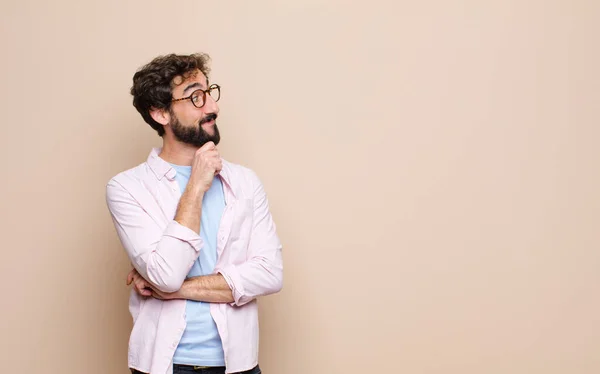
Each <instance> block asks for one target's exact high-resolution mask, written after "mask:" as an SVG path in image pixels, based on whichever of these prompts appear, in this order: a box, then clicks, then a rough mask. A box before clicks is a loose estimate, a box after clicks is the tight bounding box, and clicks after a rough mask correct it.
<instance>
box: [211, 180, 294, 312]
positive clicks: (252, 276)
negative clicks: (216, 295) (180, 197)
mask: <svg viewBox="0 0 600 374" xmlns="http://www.w3.org/2000/svg"><path fill="white" fill-rule="evenodd" d="M252 180H253V186H254V199H253V200H254V205H253V210H252V214H253V226H252V230H251V234H250V238H249V245H248V260H247V261H246V262H244V263H242V264H240V265H234V264H230V265H227V266H225V267H224V268H222V269H218V270H217V271H216V272H217V273H220V274H222V275H223V277H224V278H225V281H226V282H227V284H228V285H229V287H230V288H231V290H232V294H233V298H234V302H233V303H231V305H233V306H242V305H244V304H246V303H248V302H250V301H252V300H253V299H255V298H256V297H258V296H265V295H269V294H273V293H276V292H279V291H280V290H281V289H282V287H283V261H282V245H281V242H280V240H279V237H278V236H277V232H276V225H275V223H274V221H273V217H272V215H271V212H270V211H269V202H268V199H267V196H266V193H265V191H264V187H263V185H262V183H261V182H260V180H259V179H258V177H257V176H256V174H254V173H253V172H252Z"/></svg>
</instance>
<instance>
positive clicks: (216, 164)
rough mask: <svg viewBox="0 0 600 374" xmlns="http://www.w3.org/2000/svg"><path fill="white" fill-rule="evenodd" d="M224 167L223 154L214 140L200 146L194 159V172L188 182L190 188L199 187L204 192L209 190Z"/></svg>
mask: <svg viewBox="0 0 600 374" xmlns="http://www.w3.org/2000/svg"><path fill="white" fill-rule="evenodd" d="M222 168H223V164H222V163H221V156H219V152H218V151H217V147H216V146H215V143H213V142H207V143H206V144H204V145H203V146H202V147H200V148H199V149H198V150H197V151H196V154H195V155H194V160H193V161H192V172H191V175H190V180H189V182H188V184H189V185H190V188H194V187H197V188H199V189H200V191H202V193H204V192H206V191H208V190H209V188H210V185H211V184H212V181H213V179H214V177H215V175H216V174H218V173H219V172H220V171H221V169H222Z"/></svg>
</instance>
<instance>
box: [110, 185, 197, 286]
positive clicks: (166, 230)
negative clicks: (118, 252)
mask: <svg viewBox="0 0 600 374" xmlns="http://www.w3.org/2000/svg"><path fill="white" fill-rule="evenodd" d="M106 202H107V205H108V209H109V211H110V214H111V217H112V220H113V223H114V225H115V228H116V231H117V234H118V236H119V239H120V241H121V244H122V245H123V247H124V248H125V251H126V252H127V255H128V256H129V259H130V261H131V263H132V265H133V266H134V267H135V269H136V270H137V271H138V272H139V273H140V275H142V276H143V277H144V278H145V279H146V280H147V281H148V282H150V283H151V284H153V285H154V286H155V287H156V288H157V289H159V290H160V291H163V292H175V291H177V290H179V288H181V285H182V284H183V281H184V280H185V278H186V276H187V274H188V273H189V271H190V269H191V267H192V265H193V264H194V261H196V259H197V257H198V255H199V252H200V250H201V249H202V246H203V241H202V238H201V237H200V235H199V234H198V233H196V232H195V231H193V230H192V229H190V228H188V227H186V226H183V225H181V224H180V223H178V222H177V221H175V220H172V221H171V222H169V224H168V225H167V226H166V227H161V226H160V225H159V224H158V223H157V220H156V219H155V218H153V217H152V216H151V215H150V214H149V213H148V211H147V210H148V209H147V208H148V207H144V206H143V204H141V203H140V202H139V201H138V200H136V199H135V198H134V196H133V195H132V194H131V193H130V192H129V191H127V189H126V188H125V187H123V185H122V184H120V183H118V182H117V181H115V180H114V179H113V180H111V181H110V182H109V183H108V184H107V187H106Z"/></svg>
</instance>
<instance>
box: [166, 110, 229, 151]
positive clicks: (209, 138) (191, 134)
mask: <svg viewBox="0 0 600 374" xmlns="http://www.w3.org/2000/svg"><path fill="white" fill-rule="evenodd" d="M171 119H172V120H171V129H173V135H174V136H175V138H176V139H177V140H179V141H180V142H182V143H186V144H190V145H193V146H195V147H198V148H200V147H202V146H203V145H204V144H206V143H208V142H213V143H215V145H217V144H219V141H220V140H221V135H220V134H219V128H218V127H217V122H215V123H214V124H213V134H212V135H211V134H209V133H208V132H206V130H204V129H203V128H202V125H203V124H205V123H206V122H209V121H212V120H215V121H216V119H217V115H216V114H214V113H211V114H208V115H206V117H204V118H202V119H201V120H200V122H199V123H198V125H196V126H190V127H188V126H184V125H182V124H181V122H179V120H178V119H177V117H176V116H175V115H174V113H173V114H172V115H171Z"/></svg>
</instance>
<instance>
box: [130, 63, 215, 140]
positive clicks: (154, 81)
mask: <svg viewBox="0 0 600 374" xmlns="http://www.w3.org/2000/svg"><path fill="white" fill-rule="evenodd" d="M209 61H210V57H209V56H208V55H207V54H205V53H195V54H191V55H176V54H169V55H165V56H158V57H156V58H155V59H153V60H152V61H151V62H149V63H148V64H146V65H144V66H143V67H142V68H140V69H139V70H138V71H137V72H136V73H135V74H134V76H133V86H132V87H131V95H132V96H133V106H134V107H135V108H136V109H137V111H138V112H139V113H140V114H141V115H142V118H143V119H144V121H145V122H146V123H148V124H149V125H150V127H152V128H153V129H154V130H156V132H157V133H158V135H159V136H161V137H162V136H163V135H164V133H165V129H164V127H163V126H162V125H161V124H160V123H158V122H156V121H155V120H154V119H153V118H152V116H151V115H150V110H151V109H154V108H155V109H170V108H171V100H172V99H173V88H174V87H175V86H176V85H177V84H180V83H181V82H176V78H177V77H181V78H183V79H182V80H181V81H183V80H185V79H187V78H188V77H189V76H191V75H192V74H194V73H195V72H196V71H197V70H200V71H201V72H202V73H203V74H204V75H205V76H206V78H207V79H208V73H209V72H210V69H209V66H208V64H209ZM177 81H178V80H177Z"/></svg>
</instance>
